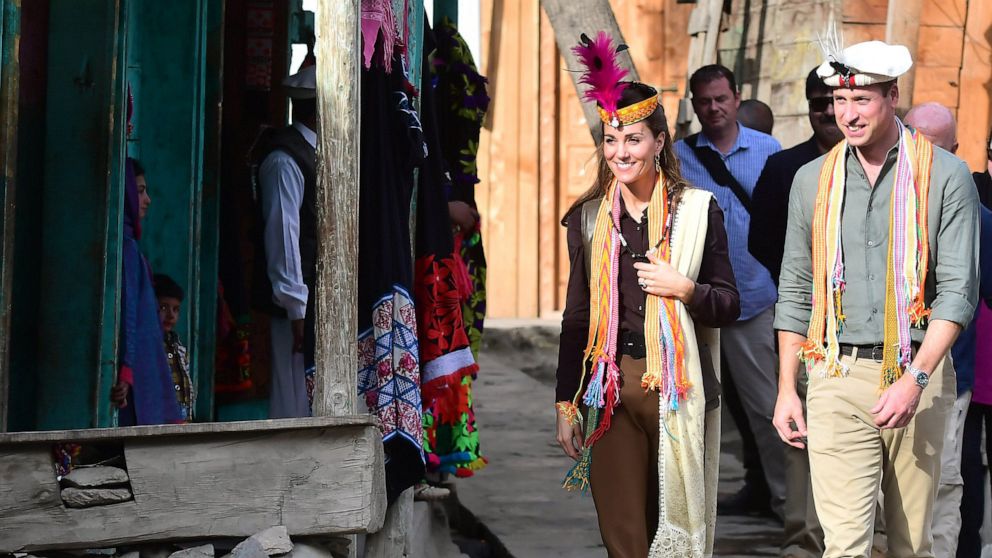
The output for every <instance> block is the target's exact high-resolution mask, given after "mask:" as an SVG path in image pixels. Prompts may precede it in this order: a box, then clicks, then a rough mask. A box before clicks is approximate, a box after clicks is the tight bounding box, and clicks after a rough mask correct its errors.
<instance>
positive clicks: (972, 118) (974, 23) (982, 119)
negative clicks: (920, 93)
mask: <svg viewBox="0 0 992 558" xmlns="http://www.w3.org/2000/svg"><path fill="white" fill-rule="evenodd" d="M967 17H968V19H967V23H966V24H965V33H964V54H963V56H962V61H961V95H960V97H959V101H958V106H959V107H961V109H962V110H959V111H958V142H959V143H960V145H961V148H960V149H959V150H958V156H959V157H961V158H962V159H964V160H965V161H967V162H968V166H970V167H971V170H973V171H983V170H985V169H986V168H987V165H988V156H987V155H986V151H985V150H986V148H987V147H988V141H989V135H988V134H989V126H990V124H992V59H990V57H989V50H990V49H992V39H990V37H989V34H988V28H989V22H990V21H992V2H988V1H985V0H971V1H970V2H968V16H967Z"/></svg>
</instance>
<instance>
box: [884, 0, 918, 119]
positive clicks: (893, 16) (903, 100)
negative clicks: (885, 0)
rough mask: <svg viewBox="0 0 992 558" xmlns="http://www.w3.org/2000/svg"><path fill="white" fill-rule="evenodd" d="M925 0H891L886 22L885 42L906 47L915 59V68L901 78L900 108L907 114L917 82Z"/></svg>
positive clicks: (911, 104)
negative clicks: (917, 63) (917, 65)
mask: <svg viewBox="0 0 992 558" xmlns="http://www.w3.org/2000/svg"><path fill="white" fill-rule="evenodd" d="M922 13H923V0H889V13H888V17H887V19H886V22H885V42H887V43H889V44H898V45H905V46H906V48H908V49H909V54H910V56H912V57H913V62H914V64H913V67H912V68H910V69H909V71H908V72H906V73H905V74H903V75H902V76H900V77H899V106H898V109H899V111H900V112H901V113H905V112H906V111H907V110H909V109H910V108H911V107H912V106H913V86H914V85H915V82H916V62H918V60H917V56H916V53H917V51H918V50H919V49H918V48H917V46H918V45H919V42H920V41H919V39H920V14H922Z"/></svg>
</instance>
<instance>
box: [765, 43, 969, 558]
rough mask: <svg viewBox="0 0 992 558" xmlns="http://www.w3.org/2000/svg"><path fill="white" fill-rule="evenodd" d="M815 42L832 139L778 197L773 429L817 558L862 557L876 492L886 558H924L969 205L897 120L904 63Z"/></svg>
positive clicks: (883, 48) (870, 50)
mask: <svg viewBox="0 0 992 558" xmlns="http://www.w3.org/2000/svg"><path fill="white" fill-rule="evenodd" d="M824 43H827V44H826V45H825V46H824V50H825V51H826V54H827V59H826V60H825V61H824V63H823V64H822V65H821V66H820V67H819V68H818V69H817V74H818V75H819V76H820V78H821V79H823V82H824V83H825V84H826V85H828V86H830V87H832V88H834V89H833V99H834V112H835V115H836V119H837V125H838V127H839V128H840V129H841V131H842V132H843V134H844V138H845V141H843V142H841V143H840V144H838V146H837V147H835V148H834V149H832V150H831V151H829V152H828V153H827V154H826V155H823V156H821V157H820V158H818V159H816V160H814V161H812V162H810V163H808V164H807V165H805V166H804V167H802V168H801V169H800V170H799V172H798V173H797V174H796V178H795V181H794V183H793V187H792V190H791V193H790V199H789V223H788V227H787V233H786V240H785V255H784V258H783V261H782V272H781V276H780V281H779V299H778V303H777V305H776V308H775V329H777V330H778V332H779V333H778V335H779V349H780V352H779V373H780V376H779V394H778V401H777V403H776V407H775V417H774V421H773V422H774V424H775V427H776V429H777V430H778V432H779V436H780V437H781V438H782V440H783V441H785V442H786V443H788V444H790V445H792V446H794V447H797V448H803V447H806V446H807V445H808V451H809V461H810V472H811V477H812V485H813V499H814V501H815V506H816V511H817V515H818V516H819V518H820V522H821V524H822V526H823V531H824V543H825V547H826V548H825V551H824V554H823V556H824V558H840V557H855V556H864V557H868V556H869V552H870V551H871V542H872V528H873V525H874V523H875V521H874V519H875V517H874V516H875V510H876V506H875V502H876V499H877V495H878V492H879V490H881V491H882V493H883V494H884V510H885V525H886V529H887V535H888V544H889V556H891V557H900V558H908V557H914V558H916V557H919V558H926V557H933V556H934V554H933V549H932V545H933V537H932V534H931V519H932V515H933V502H934V495H935V492H936V487H937V484H938V481H939V476H940V454H941V449H942V445H943V435H944V424H945V421H946V418H947V413H948V409H949V406H950V405H951V404H952V403H953V402H954V400H955V381H954V369H953V367H952V365H951V359H949V358H946V357H947V353H948V350H949V349H950V347H951V344H952V343H953V342H954V340H955V338H956V337H957V335H958V333H959V332H960V331H961V329H962V326H964V325H965V324H967V323H968V322H969V321H970V319H971V316H972V315H973V313H974V310H975V304H976V302H977V287H978V272H977V266H976V262H977V261H978V250H977V237H978V200H977V196H976V194H975V188H974V185H973V183H972V181H971V176H970V174H969V172H968V168H967V166H965V164H964V163H963V162H962V161H961V160H959V159H957V158H956V157H954V156H953V155H951V154H950V153H948V152H947V151H944V150H943V149H941V148H939V147H935V146H934V145H933V144H932V143H931V142H930V141H929V140H927V139H926V138H925V137H923V135H922V134H919V133H917V132H915V131H914V130H911V129H909V128H907V127H905V126H903V124H902V123H901V122H900V121H899V119H898V118H896V104H897V102H898V100H899V87H898V85H897V84H896V80H897V78H898V77H899V76H900V75H902V74H904V73H905V72H906V71H907V70H909V68H910V67H911V66H912V64H913V61H912V58H911V57H910V54H909V51H908V50H907V49H906V48H905V47H903V46H899V45H888V44H886V43H883V42H880V41H869V42H865V43H859V44H856V45H853V46H851V47H848V48H846V49H841V48H840V45H839V41H837V40H836V33H832V34H831V35H830V36H829V37H828V39H827V40H826V41H824ZM811 294H812V296H811ZM801 362H802V363H803V364H804V365H805V370H804V371H803V373H804V374H805V375H806V376H807V378H804V379H803V380H802V381H807V379H808V382H809V384H808V388H807V389H808V391H807V393H808V395H807V416H806V417H805V418H804V417H803V410H802V405H801V404H800V401H799V397H798V396H797V395H796V382H797V379H798V376H799V373H800V371H801V367H800V363H801ZM807 372H808V374H807ZM807 425H808V428H807Z"/></svg>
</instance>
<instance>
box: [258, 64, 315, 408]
mask: <svg viewBox="0 0 992 558" xmlns="http://www.w3.org/2000/svg"><path fill="white" fill-rule="evenodd" d="M283 85H284V86H285V88H286V93H287V95H288V96H289V97H290V98H291V99H292V101H293V109H292V110H293V124H292V125H290V126H287V127H285V128H270V129H268V130H265V131H263V132H262V134H261V136H260V137H259V139H258V140H257V141H256V142H255V147H254V148H253V149H252V160H253V162H254V163H255V164H256V165H258V167H257V169H258V170H257V174H256V177H257V182H258V193H259V198H260V200H259V202H260V203H259V206H260V209H261V215H260V217H261V222H262V224H263V231H262V234H261V239H260V242H259V248H261V250H260V253H259V252H258V251H257V252H256V254H257V255H256V262H257V265H256V274H255V277H254V281H253V283H254V287H253V290H254V292H255V303H256V305H257V306H258V307H259V308H260V309H261V310H263V311H265V312H267V313H268V314H269V315H270V316H271V319H270V322H269V323H270V336H271V337H270V340H271V343H270V344H271V351H272V354H271V363H272V368H271V371H272V381H271V389H270V395H269V418H292V417H305V416H309V415H310V400H309V396H308V395H307V387H306V376H305V374H306V367H307V366H312V365H313V347H314V342H313V339H314V310H315V308H314V300H313V294H314V292H315V291H314V287H315V282H316V277H317V205H316V187H317V151H316V149H317V133H316V129H317V80H316V66H308V67H306V68H303V69H301V70H300V71H299V72H297V73H296V74H293V75H292V76H289V77H288V78H286V80H284V81H283Z"/></svg>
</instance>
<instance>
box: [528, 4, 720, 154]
mask: <svg viewBox="0 0 992 558" xmlns="http://www.w3.org/2000/svg"><path fill="white" fill-rule="evenodd" d="M721 5H722V1H721ZM541 7H542V8H544V11H545V12H547V14H548V19H549V20H550V21H551V26H552V27H553V28H554V30H555V41H556V42H557V43H558V50H560V51H561V54H562V57H564V58H565V67H566V68H567V69H569V70H579V69H580V68H581V67H580V65H579V62H578V60H577V59H576V58H575V54H573V53H572V47H573V46H575V45H576V43H578V42H579V36H580V35H581V34H582V33H585V34H587V35H589V37H593V36H594V35H595V34H596V33H598V32H599V31H606V33H607V34H608V35H610V36H611V37H613V40H614V41H616V42H618V43H623V42H624V39H623V33H621V32H620V25H619V24H617V19H616V17H614V15H613V9H612V8H611V7H610V2H609V0H588V1H586V2H576V1H575V0H541ZM618 58H619V60H620V64H622V65H623V66H625V67H626V68H628V69H629V70H630V77H629V78H628V79H632V80H637V79H638V75H637V70H636V69H635V68H634V62H633V61H632V60H631V58H630V53H629V52H624V53H621V55H620V56H619V57H618ZM569 75H570V76H571V77H572V83H573V84H574V85H575V88H576V90H577V91H579V92H580V94H581V92H582V91H585V86H580V85H579V82H578V80H579V78H581V77H582V75H581V73H579V72H574V71H573V72H570V73H569ZM582 110H583V112H584V113H585V115H586V123H587V124H588V125H589V133H590V134H592V137H593V139H594V140H595V141H596V143H599V142H600V141H601V140H602V136H603V128H602V126H601V125H600V122H599V117H598V116H597V115H596V107H595V105H593V104H592V103H583V106H582Z"/></svg>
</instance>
